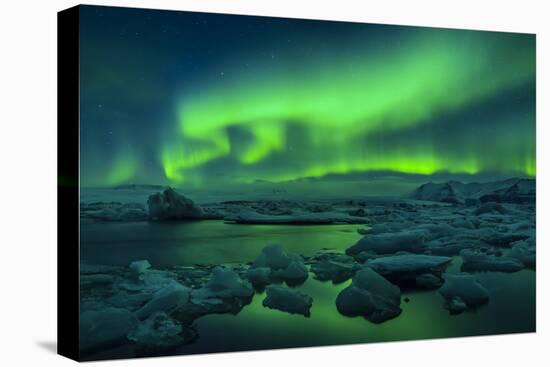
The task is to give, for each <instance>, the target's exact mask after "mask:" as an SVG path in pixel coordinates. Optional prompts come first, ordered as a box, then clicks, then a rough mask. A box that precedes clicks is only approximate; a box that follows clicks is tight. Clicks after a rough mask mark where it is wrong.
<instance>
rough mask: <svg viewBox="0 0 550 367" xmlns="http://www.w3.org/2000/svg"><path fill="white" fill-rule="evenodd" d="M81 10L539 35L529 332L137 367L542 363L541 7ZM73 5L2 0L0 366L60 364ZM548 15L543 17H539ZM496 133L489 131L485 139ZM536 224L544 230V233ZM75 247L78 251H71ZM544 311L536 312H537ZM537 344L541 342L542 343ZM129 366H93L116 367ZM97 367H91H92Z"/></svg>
mask: <svg viewBox="0 0 550 367" xmlns="http://www.w3.org/2000/svg"><path fill="white" fill-rule="evenodd" d="M86 3H88V4H101V5H118V6H133V7H152V8H166V9H181V10H201V11H213V12H228V13H240V14H257V15H274V16H286V17H301V18H316V19H335V20H353V21H361V22H379V23H393V24H407V25H423V26H436V27H458V28H472V29H486V30H499V31H515V32H529V33H533V32H535V33H537V54H538V59H537V65H538V70H537V78H538V80H537V89H538V90H537V97H538V98H537V99H538V100H537V109H538V111H537V158H538V159H537V161H538V162H537V163H538V169H537V183H538V190H537V196H538V214H537V227H538V230H539V233H538V237H537V242H538V243H537V244H538V246H537V247H538V253H537V256H538V269H537V285H538V287H537V292H538V293H537V309H538V312H537V320H538V326H537V330H538V331H537V333H536V334H524V335H513V336H510V335H508V336H497V337H472V338H460V339H445V340H432V341H416V342H394V343H379V344H365V345H359V346H342V347H328V348H309V349H293V350H282V351H274V352H273V351H268V352H246V353H229V354H217V355H204V356H191V357H165V358H155V359H151V358H149V359H140V360H133V361H131V364H132V365H136V366H158V367H161V366H182V365H189V366H196V365H201V366H215V365H219V364H224V365H225V366H237V365H238V366H258V365H259V364H261V365H262V366H281V365H288V366H294V365H297V366H300V365H304V364H313V365H320V366H325V365H326V366H334V365H342V364H347V365H352V364H353V365H361V366H393V365H400V366H415V365H422V366H438V367H440V366H445V367H451V366H465V365H466V366H468V365H471V366H483V365H485V366H497V365H498V366H499V367H501V366H518V365H523V364H528V365H530V366H539V365H548V364H547V363H548V361H549V360H550V357H548V352H549V351H550V348H549V345H550V343H549V341H550V338H549V336H550V331H549V328H550V327H549V322H548V320H549V315H548V312H549V311H550V306H549V299H548V298H549V297H548V284H549V283H550V281H548V274H549V271H548V268H547V267H548V266H550V262H549V261H548V254H549V253H550V251H548V250H547V249H546V248H545V247H546V246H550V243H549V241H548V240H549V238H550V236H549V234H548V223H550V215H549V212H548V210H549V209H548V208H549V207H550V200H549V196H550V195H549V191H550V186H549V180H548V157H549V155H548V143H547V142H546V140H547V139H549V138H550V136H549V135H548V124H547V123H548V119H549V113H548V110H549V107H548V106H549V103H550V95H549V93H548V85H549V77H548V76H549V73H550V70H549V69H550V57H549V41H548V39H549V37H550V33H549V26H548V23H549V22H548V14H549V13H550V12H549V11H548V10H547V9H545V7H546V4H547V2H546V1H543V0H538V1H536V0H522V1H514V2H510V1H504V0H500V1H487V0H485V1H483V0H477V1H470V0H452V1H450V0H448V1H442V0H439V1H438V0H434V1H427V0H414V1H410V0H409V1H407V0H404V1H393V0H384V1H368V0H362V1H347V0H338V1H330V2H329V1H327V2H321V1H319V0H317V1H306V0H291V1H286V0H262V1H258V0H256V1H252V0H249V1H246V0H232V1H228V0H226V1H221V0H219V1H214V0H172V1H168V0H154V1H153V0H134V1H116V0H105V1H87V2H86ZM76 4H77V3H76V2H74V1H64V0H49V1H36V2H31V1H16V0H12V1H9V0H8V1H4V2H3V3H2V5H3V6H2V9H1V13H0V17H1V20H0V27H1V30H0V63H1V64H0V65H1V67H0V93H1V94H0V114H1V117H0V129H1V130H0V150H1V152H0V182H1V183H0V185H1V186H0V190H1V191H0V197H1V199H0V215H1V221H0V246H1V247H0V272H1V275H0V365H2V366H51V365H55V366H57V365H60V366H65V365H70V364H72V363H74V362H71V361H70V360H68V359H65V358H63V357H60V356H57V355H56V354H55V353H54V352H53V351H54V350H55V340H56V185H57V182H56V144H57V138H56V12H57V11H59V10H62V9H65V8H67V7H70V6H73V5H76ZM545 14H546V17H545ZM495 133H498V132H495ZM545 223H546V226H545ZM75 245H76V244H75ZM545 311H546V312H545ZM545 339H546V340H545ZM129 363H130V361H114V362H101V363H99V365H105V366H123V365H127V364H129ZM94 365H95V364H94Z"/></svg>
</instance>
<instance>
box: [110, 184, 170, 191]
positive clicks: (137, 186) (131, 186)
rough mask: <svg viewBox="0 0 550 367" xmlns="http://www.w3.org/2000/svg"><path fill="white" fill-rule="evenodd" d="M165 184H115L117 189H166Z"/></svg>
mask: <svg viewBox="0 0 550 367" xmlns="http://www.w3.org/2000/svg"><path fill="white" fill-rule="evenodd" d="M165 188H166V186H163V185H148V184H127V185H118V186H115V187H114V189H115V190H140V189H141V190H164V189H165Z"/></svg>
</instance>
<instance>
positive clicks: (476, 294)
mask: <svg viewBox="0 0 550 367" xmlns="http://www.w3.org/2000/svg"><path fill="white" fill-rule="evenodd" d="M443 279H444V280H445V283H443V286H442V287H441V288H439V293H440V294H441V296H442V297H443V298H444V299H445V301H446V302H447V304H448V305H449V304H450V302H452V301H453V299H457V298H458V299H460V300H461V301H462V302H464V304H466V306H468V308H476V307H478V306H481V305H483V304H485V303H487V302H488V301H489V292H488V291H487V289H485V287H483V286H482V285H481V284H480V283H479V282H478V281H477V279H476V278H475V277H474V276H473V275H470V274H466V273H457V274H451V273H448V274H443Z"/></svg>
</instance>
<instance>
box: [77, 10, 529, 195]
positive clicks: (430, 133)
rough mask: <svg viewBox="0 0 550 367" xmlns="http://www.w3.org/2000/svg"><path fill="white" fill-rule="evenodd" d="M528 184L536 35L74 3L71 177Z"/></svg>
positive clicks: (108, 181)
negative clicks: (76, 169)
mask: <svg viewBox="0 0 550 367" xmlns="http://www.w3.org/2000/svg"><path fill="white" fill-rule="evenodd" d="M361 172H387V173H396V174H421V175H426V176H430V175H434V174H442V173H447V174H467V175H472V176H473V177H475V176H476V175H480V174H495V175H499V176H534V175H535V173H536V168H535V36H534V35H526V34H511V33H496V32H480V31H463V30H445V29H434V28H419V27H402V26H384V25H369V24H354V23H342V22H319V21H307V20H291V19H277V18H261V17H242V16H230V15H215V14H200V13H185V12H167V11H147V12H145V11H143V10H139V9H122V8H101V7H100V8H98V7H83V8H82V15H81V182H82V184H83V185H84V186H112V185H117V184H123V183H169V184H172V185H195V186H208V185H220V186H223V185H224V184H233V183H238V184H239V183H251V182H256V181H258V180H267V181H274V182H281V181H287V180H294V179H300V178H305V177H317V178H322V177H324V176H325V175H341V176H343V177H345V176H346V175H350V174H356V173H361Z"/></svg>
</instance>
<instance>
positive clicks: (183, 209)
mask: <svg viewBox="0 0 550 367" xmlns="http://www.w3.org/2000/svg"><path fill="white" fill-rule="evenodd" d="M147 205H148V206H149V216H150V217H151V219H157V220H174V219H175V220H178V219H179V220H190V219H200V218H202V216H203V210H202V209H201V207H199V206H198V205H196V204H195V203H194V202H193V201H192V200H191V199H188V198H186V197H185V196H183V195H180V194H178V193H177V192H176V191H174V189H172V188H170V187H168V188H167V189H166V190H164V191H163V192H162V193H156V194H153V195H151V196H149V199H148V200H147Z"/></svg>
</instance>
